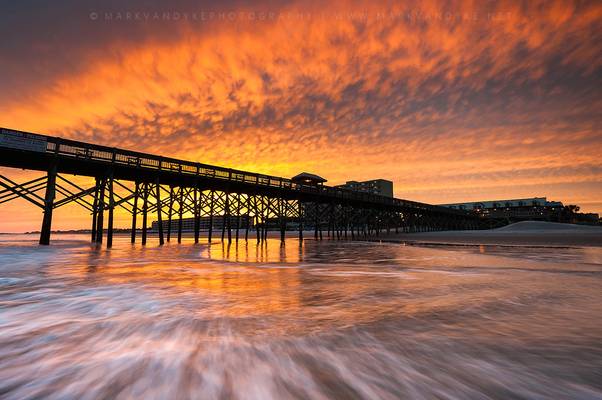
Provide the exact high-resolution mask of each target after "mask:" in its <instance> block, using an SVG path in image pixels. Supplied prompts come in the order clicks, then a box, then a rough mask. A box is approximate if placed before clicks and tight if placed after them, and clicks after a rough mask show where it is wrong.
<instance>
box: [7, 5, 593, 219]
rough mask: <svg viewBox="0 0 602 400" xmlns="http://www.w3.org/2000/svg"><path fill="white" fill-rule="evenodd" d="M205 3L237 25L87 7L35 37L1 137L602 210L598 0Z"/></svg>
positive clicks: (443, 196) (13, 75) (438, 195)
mask: <svg viewBox="0 0 602 400" xmlns="http://www.w3.org/2000/svg"><path fill="white" fill-rule="evenodd" d="M220 7H221V8H220ZM206 9H207V10H213V11H215V12H218V13H219V12H220V11H223V12H228V11H232V10H233V11H236V13H238V14H236V17H235V18H233V19H229V18H225V19H220V18H219V17H214V18H212V19H208V20H204V21H200V20H192V19H191V18H192V17H190V16H189V17H188V19H184V18H180V19H178V20H177V21H175V20H168V21H165V20H163V21H160V22H153V21H144V20H142V21H136V20H126V19H125V18H118V16H119V15H121V16H122V17H123V15H125V13H126V12H129V11H132V12H134V11H144V10H145V9H144V5H140V7H138V8H136V7H134V6H132V7H131V10H130V9H127V10H126V9H124V10H119V9H110V10H109V9H107V10H102V9H99V10H96V9H95V12H96V13H97V16H98V18H96V19H94V20H92V19H90V18H89V17H87V16H88V14H89V10H90V8H88V9H86V10H87V11H86V13H74V15H69V18H67V21H66V22H65V24H67V25H69V24H73V25H77V29H78V30H77V32H78V33H79V35H68V34H67V33H65V32H69V31H68V30H67V28H65V31H61V32H62V34H63V36H60V33H61V32H59V33H57V36H59V38H58V39H52V38H53V36H45V35H44V32H40V35H39V37H37V36H35V35H34V36H33V37H29V38H28V40H29V41H30V43H31V42H33V43H31V45H32V46H33V47H35V46H40V48H43V49H47V51H46V53H45V54H47V55H46V56H45V57H42V58H36V57H33V56H31V54H30V53H26V54H24V55H23V57H22V59H21V61H19V59H18V58H11V59H10V61H6V60H7V58H4V61H2V62H0V70H2V69H4V70H5V71H6V72H7V73H4V74H3V76H4V77H3V78H2V79H4V80H7V86H6V87H7V88H8V89H7V93H8V95H7V96H6V97H3V98H2V99H1V100H0V125H2V126H6V127H12V128H17V129H22V130H31V131H35V132H42V133H47V134H56V135H60V136H65V137H70V138H76V139H80V140H84V141H92V142H99V143H102V144H107V145H111V146H118V147H125V148H130V149H136V150H142V151H148V152H153V153H158V154H163V155H169V156H175V157H181V158H185V159H192V160H198V161H201V162H204V163H210V164H211V163H212V164H217V165H225V166H230V167H235V168H241V169H248V170H253V171H258V172H264V173H270V174H275V175H282V176H292V175H294V174H295V173H297V172H300V171H302V170H308V171H312V172H316V173H319V174H320V175H323V176H325V177H327V178H328V179H329V182H330V183H333V184H335V183H340V182H344V181H345V180H348V179H371V178H386V179H390V180H393V181H394V182H395V192H396V195H397V196H398V197H405V198H410V199H413V200H419V201H425V202H431V203H445V202H451V201H461V200H478V199H487V198H504V197H523V196H535V195H537V196H548V197H549V198H551V199H556V200H561V201H565V202H572V203H575V202H576V203H579V204H581V205H582V206H583V208H584V209H585V210H590V211H602V189H601V187H602V185H601V183H602V163H601V162H600V159H601V158H602V150H601V149H602V132H601V130H600V122H601V119H602V118H601V117H600V115H599V114H600V113H599V110H601V109H602V95H601V94H600V90H599V87H600V85H601V84H602V81H601V75H602V74H601V70H600V68H601V65H602V56H601V54H602V51H601V50H602V49H601V45H600V43H601V42H602V37H601V36H602V34H601V33H600V32H601V31H602V30H601V21H602V4H600V3H599V2H566V1H562V2H560V1H558V2H548V1H545V2H535V1H534V2H501V3H499V4H498V3H492V2H479V1H474V2H469V1H462V2H460V1H458V2H439V1H429V2H423V3H421V4H420V5H417V4H411V5H410V4H408V5H395V6H393V5H390V4H387V3H379V2H332V3H328V4H319V3H317V2H312V3H311V5H306V4H302V3H295V2H293V3H287V4H285V5H273V4H271V5H266V4H261V3H258V4H257V5H253V6H245V7H240V6H238V5H232V6H224V5H221V6H220V5H217V4H216V5H215V7H206ZM173 10H176V11H180V12H189V13H192V12H200V11H201V10H200V9H199V7H193V6H191V5H190V4H188V3H183V4H181V5H180V6H178V5H176V6H174V7H173ZM173 10H171V11H173ZM149 11H154V10H149ZM167 11H170V10H167ZM250 13H254V14H253V15H254V17H253V18H251V17H250V15H251V14H250ZM260 13H263V14H261V15H263V17H262V18H263V19H262V18H260ZM172 16H173V14H172ZM39 29H40V30H43V27H42V28H39ZM48 29H53V28H48ZM54 29H58V28H54ZM74 29H75V28H74ZM90 38H92V39H93V40H92V39H90ZM19 39H20V38H19V37H17V36H15V37H14V41H15V42H18V41H19ZM59 39H60V40H59ZM23 40H24V39H23ZM13 48H14V46H13ZM10 49H11V48H10V47H8V50H7V49H5V48H0V51H2V52H4V53H6V52H10V51H11V50H10ZM24 51H25V50H24ZM52 54H55V56H56V55H57V54H58V55H60V56H61V57H62V58H59V59H58V60H57V59H56V57H52V56H51V55H52ZM66 54H68V56H67V55H66ZM5 55H7V54H5ZM30 56H31V57H30ZM19 63H21V64H19ZM27 63H28V64H27ZM7 74H10V75H7ZM7 76H8V78H7ZM9 80H10V82H9ZM11 207H16V206H11ZM19 207H24V206H23V205H21V206H19ZM5 210H6V208H4V209H3V208H0V217H2V218H3V219H5V220H8V219H11V218H13V217H11V216H10V215H8V214H7V211H5ZM9 210H10V208H9ZM36 212H38V211H36ZM33 221H34V222H31V223H29V222H23V226H24V227H26V229H37V228H38V227H37V225H38V223H39V217H36V218H35V219H33ZM74 221H75V219H74ZM57 223H58V224H59V225H57V226H58V227H60V221H59V219H57ZM73 224H75V222H73ZM15 226H16V223H15ZM70 226H71V225H70ZM84 227H85V226H84Z"/></svg>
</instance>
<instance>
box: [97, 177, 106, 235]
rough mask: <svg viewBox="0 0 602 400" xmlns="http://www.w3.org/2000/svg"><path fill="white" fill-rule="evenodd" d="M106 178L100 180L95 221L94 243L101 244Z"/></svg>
mask: <svg viewBox="0 0 602 400" xmlns="http://www.w3.org/2000/svg"><path fill="white" fill-rule="evenodd" d="M106 181H107V180H106V178H105V177H102V178H101V179H100V193H99V195H98V216H97V221H96V243H98V244H100V243H102V235H103V230H104V212H105V185H106Z"/></svg>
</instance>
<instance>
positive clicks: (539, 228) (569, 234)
mask: <svg viewBox="0 0 602 400" xmlns="http://www.w3.org/2000/svg"><path fill="white" fill-rule="evenodd" d="M379 239H382V240H385V241H392V242H405V243H408V244H422V243H424V244H442V245H443V244H454V245H462V244H464V245H480V244H483V245H509V246H521V245H522V246H554V247H563V246H587V247H602V227H599V226H584V225H573V224H559V223H554V222H536V221H527V222H518V223H516V224H511V225H508V226H505V227H502V228H498V229H490V230H478V231H442V232H420V233H402V234H390V235H384V236H381V237H380V238H379Z"/></svg>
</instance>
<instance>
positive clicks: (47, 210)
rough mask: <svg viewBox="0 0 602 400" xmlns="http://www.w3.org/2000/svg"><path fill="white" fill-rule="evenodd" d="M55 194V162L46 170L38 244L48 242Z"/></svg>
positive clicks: (46, 243) (47, 243)
mask: <svg viewBox="0 0 602 400" xmlns="http://www.w3.org/2000/svg"><path fill="white" fill-rule="evenodd" d="M55 195H56V164H54V165H53V166H52V167H50V169H49V170H48V180H47V181H46V195H45V196H44V216H43V218H42V229H41V232H40V244H43V245H49V244H50V231H51V230H52V208H53V206H54V197H55Z"/></svg>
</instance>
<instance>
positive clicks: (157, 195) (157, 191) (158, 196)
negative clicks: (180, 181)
mask: <svg viewBox="0 0 602 400" xmlns="http://www.w3.org/2000/svg"><path fill="white" fill-rule="evenodd" d="M155 198H156V200H157V230H158V231H159V246H163V244H164V243H165V241H164V239H163V216H162V215H161V214H162V213H163V210H162V207H161V185H160V183H159V179H157V182H156V183H155Z"/></svg>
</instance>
